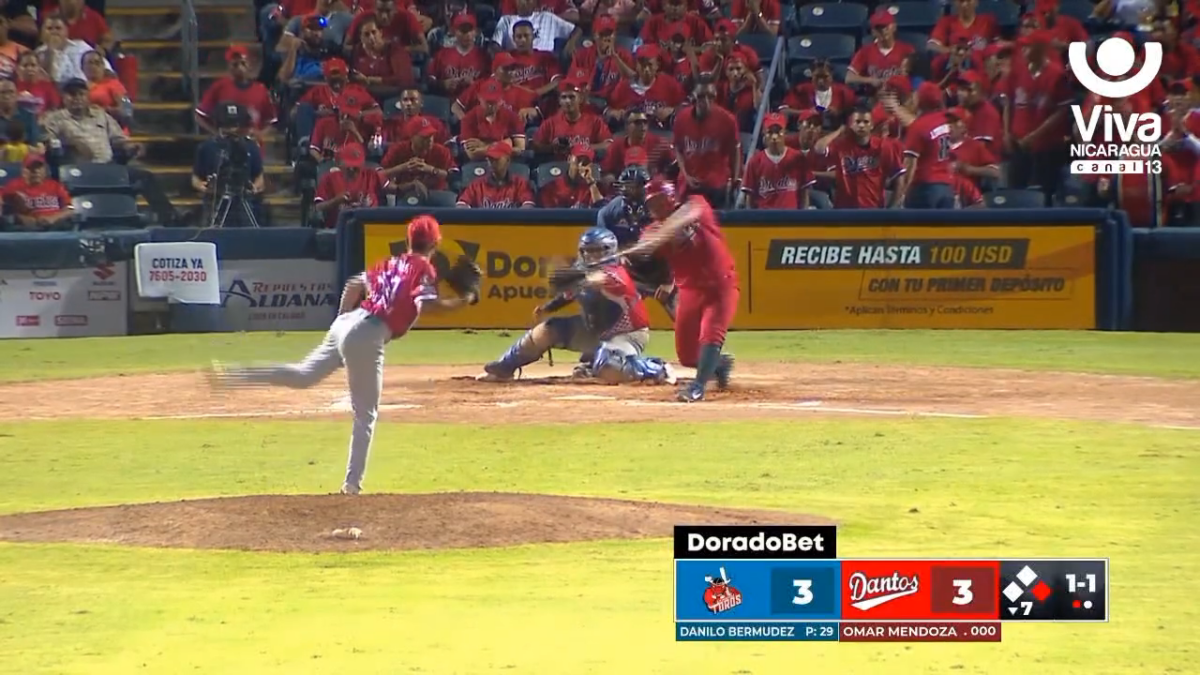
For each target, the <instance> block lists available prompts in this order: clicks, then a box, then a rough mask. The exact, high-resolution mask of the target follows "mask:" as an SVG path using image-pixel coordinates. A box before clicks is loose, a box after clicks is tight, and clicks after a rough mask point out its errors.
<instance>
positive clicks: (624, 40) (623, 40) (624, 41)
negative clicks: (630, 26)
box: [616, 35, 637, 52]
mask: <svg viewBox="0 0 1200 675" xmlns="http://www.w3.org/2000/svg"><path fill="white" fill-rule="evenodd" d="M636 44H637V38H635V37H633V36H630V35H618V36H617V43H616V47H617V49H628V50H629V51H631V52H632V51H633V50H634V45H636Z"/></svg>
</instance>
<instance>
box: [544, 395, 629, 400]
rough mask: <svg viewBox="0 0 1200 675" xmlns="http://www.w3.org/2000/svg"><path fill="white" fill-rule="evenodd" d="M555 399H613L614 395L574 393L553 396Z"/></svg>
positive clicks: (614, 398)
mask: <svg viewBox="0 0 1200 675" xmlns="http://www.w3.org/2000/svg"><path fill="white" fill-rule="evenodd" d="M554 400H555V401H615V400H617V397H616V396H596V395H594V394H576V395H574V396H555V397H554Z"/></svg>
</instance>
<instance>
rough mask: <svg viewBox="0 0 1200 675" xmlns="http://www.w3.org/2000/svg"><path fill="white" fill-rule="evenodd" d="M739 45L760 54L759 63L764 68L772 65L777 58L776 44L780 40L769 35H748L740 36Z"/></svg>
mask: <svg viewBox="0 0 1200 675" xmlns="http://www.w3.org/2000/svg"><path fill="white" fill-rule="evenodd" d="M737 41H738V44H743V45H746V46H747V47H749V48H751V49H753V50H754V52H755V53H756V54H758V61H759V63H760V64H762V65H763V66H769V65H771V59H772V58H773V57H774V56H775V44H776V43H777V42H778V41H779V38H777V37H775V36H774V35H770V34H769V33H746V34H744V35H739V36H738V39H737Z"/></svg>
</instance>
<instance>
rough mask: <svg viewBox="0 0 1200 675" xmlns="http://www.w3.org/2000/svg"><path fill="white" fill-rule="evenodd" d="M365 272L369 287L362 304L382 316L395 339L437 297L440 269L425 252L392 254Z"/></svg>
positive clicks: (403, 332)
mask: <svg viewBox="0 0 1200 675" xmlns="http://www.w3.org/2000/svg"><path fill="white" fill-rule="evenodd" d="M363 276H364V281H365V282H366V286H367V289H366V297H365V299H364V300H363V302H362V308H363V309H365V310H366V311H368V312H370V313H371V314H373V315H374V316H376V317H378V318H380V319H382V320H383V322H384V323H385V324H387V327H388V329H390V330H391V331H392V338H393V339H394V338H398V337H400V336H401V335H404V334H405V333H407V332H408V331H409V329H410V328H412V327H413V325H414V324H415V323H416V322H417V318H418V317H419V316H420V315H421V304H422V303H424V302H426V301H429V300H434V299H436V298H437V270H435V269H434V268H433V264H432V263H430V262H429V259H428V258H425V257H423V256H419V255H414V254H412V253H405V254H404V255H400V256H395V257H392V258H388V259H387V260H385V261H383V262H382V263H379V264H378V265H376V266H375V267H372V268H371V269H370V270H367V272H366V274H364V275H363Z"/></svg>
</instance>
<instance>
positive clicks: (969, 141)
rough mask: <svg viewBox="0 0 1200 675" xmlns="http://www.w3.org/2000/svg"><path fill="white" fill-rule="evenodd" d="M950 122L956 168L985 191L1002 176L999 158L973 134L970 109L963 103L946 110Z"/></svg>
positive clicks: (992, 186) (961, 174) (951, 156)
mask: <svg viewBox="0 0 1200 675" xmlns="http://www.w3.org/2000/svg"><path fill="white" fill-rule="evenodd" d="M946 121H947V122H949V123H950V159H952V160H953V161H954V170H955V172H956V173H957V174H958V175H960V176H964V177H966V179H967V180H969V181H971V182H972V183H974V184H975V187H977V188H979V189H980V190H983V191H985V192H986V191H989V190H992V189H993V188H995V187H996V186H997V185H998V183H997V181H999V180H1000V160H999V159H997V158H996V156H995V155H993V154H992V151H991V150H988V148H987V146H986V145H984V144H983V143H982V142H980V141H977V140H975V139H974V138H971V135H970V133H968V131H967V130H968V129H969V128H970V124H971V113H970V112H968V111H967V109H966V108H963V107H961V106H959V107H954V108H951V109H949V110H947V111H946Z"/></svg>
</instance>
